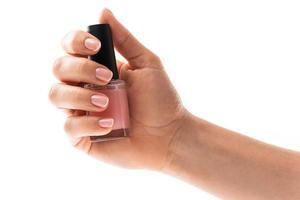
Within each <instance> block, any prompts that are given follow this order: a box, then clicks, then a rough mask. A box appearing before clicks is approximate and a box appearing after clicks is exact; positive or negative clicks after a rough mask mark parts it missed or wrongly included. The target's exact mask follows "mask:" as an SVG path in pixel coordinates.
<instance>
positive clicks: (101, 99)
mask: <svg viewBox="0 0 300 200" xmlns="http://www.w3.org/2000/svg"><path fill="white" fill-rule="evenodd" d="M108 101H109V100H108V98H107V97H106V96H103V95H93V96H92V97H91V102H92V104H94V105H95V106H98V107H102V108H105V107H106V106H107V104H108Z"/></svg>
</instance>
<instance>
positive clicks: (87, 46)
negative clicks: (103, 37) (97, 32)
mask: <svg viewBox="0 0 300 200" xmlns="http://www.w3.org/2000/svg"><path fill="white" fill-rule="evenodd" d="M62 47H63V49H64V50H65V51H66V52H67V53H68V54H71V55H80V56H89V55H93V54H96V53H97V52H98V51H99V49H100V47H101V42H100V41H99V40H98V39H97V38H96V37H95V36H93V35H91V34H89V33H87V32H84V31H71V32H69V33H68V34H67V35H66V36H65V37H64V38H63V40H62Z"/></svg>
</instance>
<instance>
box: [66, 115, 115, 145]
mask: <svg viewBox="0 0 300 200" xmlns="http://www.w3.org/2000/svg"><path fill="white" fill-rule="evenodd" d="M113 122H114V121H113V119H111V118H107V119H106V118H100V117H96V116H87V115H84V116H70V117H68V118H67V120H66V122H65V126H64V128H65V132H66V133H67V134H68V136H69V137H70V138H72V139H76V138H81V137H87V136H100V135H106V134H108V133H109V132H110V131H111V129H112V126H113Z"/></svg>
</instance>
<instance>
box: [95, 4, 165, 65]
mask: <svg viewBox="0 0 300 200" xmlns="http://www.w3.org/2000/svg"><path fill="white" fill-rule="evenodd" d="M100 23H107V24H109V25H110V27H111V29H112V35H113V42H114V45H115V47H116V49H117V50H118V52H119V53H120V54H121V55H122V56H124V58H126V60H127V61H128V62H129V64H130V67H131V68H144V67H154V68H160V67H161V63H160V60H159V58H158V57H157V56H156V55H155V54H154V53H152V52H151V51H150V50H149V49H147V48H146V47H145V46H144V45H142V44H141V43H140V42H139V41H138V40H137V39H136V38H135V37H134V36H133V35H132V34H131V33H130V32H129V31H128V30H127V29H126V28H125V27H124V26H123V25H122V24H121V23H120V22H119V21H118V20H117V19H116V18H115V17H114V15H113V14H112V12H111V11H110V10H108V9H106V8H105V9H104V10H103V11H102V13H101V15H100Z"/></svg>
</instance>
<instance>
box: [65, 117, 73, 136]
mask: <svg viewBox="0 0 300 200" xmlns="http://www.w3.org/2000/svg"><path fill="white" fill-rule="evenodd" d="M64 130H65V132H66V133H68V134H70V133H71V130H72V118H71V117H68V118H67V119H66V121H65V124H64Z"/></svg>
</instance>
